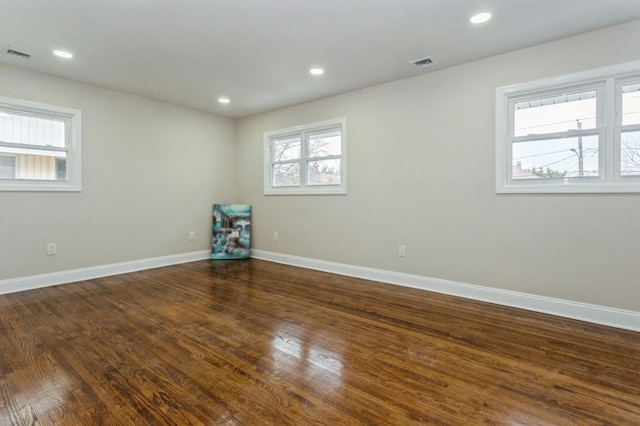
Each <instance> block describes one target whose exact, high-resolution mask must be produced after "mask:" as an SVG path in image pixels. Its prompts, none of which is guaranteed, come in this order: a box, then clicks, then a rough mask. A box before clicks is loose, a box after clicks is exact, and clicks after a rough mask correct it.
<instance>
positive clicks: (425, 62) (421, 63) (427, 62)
mask: <svg viewBox="0 0 640 426" xmlns="http://www.w3.org/2000/svg"><path fill="white" fill-rule="evenodd" d="M409 63H410V64H411V65H413V66H414V67H415V68H416V69H418V70H421V69H423V68H427V67H431V66H433V65H435V64H436V61H434V60H433V58H432V57H431V56H427V57H426V58H422V59H416V60H414V61H411V62H409Z"/></svg>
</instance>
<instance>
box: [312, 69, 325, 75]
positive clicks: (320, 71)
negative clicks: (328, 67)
mask: <svg viewBox="0 0 640 426" xmlns="http://www.w3.org/2000/svg"><path fill="white" fill-rule="evenodd" d="M309 72H310V73H311V74H313V75H322V74H324V70H323V69H322V68H311V69H310V70H309Z"/></svg>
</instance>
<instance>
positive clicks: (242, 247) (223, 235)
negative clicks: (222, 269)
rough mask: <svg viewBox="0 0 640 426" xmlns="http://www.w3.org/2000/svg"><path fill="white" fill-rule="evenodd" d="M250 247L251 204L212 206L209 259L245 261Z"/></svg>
mask: <svg viewBox="0 0 640 426" xmlns="http://www.w3.org/2000/svg"><path fill="white" fill-rule="evenodd" d="M250 246H251V204H214V205H213V232H212V236H211V259H213V260H224V259H247V258H249V254H250V249H249V248H250Z"/></svg>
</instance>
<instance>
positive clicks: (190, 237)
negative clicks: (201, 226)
mask: <svg viewBox="0 0 640 426" xmlns="http://www.w3.org/2000/svg"><path fill="white" fill-rule="evenodd" d="M195 239H196V233H195V232H193V231H190V232H189V241H193V240H195Z"/></svg>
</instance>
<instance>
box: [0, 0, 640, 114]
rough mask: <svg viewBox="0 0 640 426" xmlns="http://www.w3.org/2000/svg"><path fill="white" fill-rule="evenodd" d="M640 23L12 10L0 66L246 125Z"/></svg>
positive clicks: (568, 0) (431, 13) (442, 6)
mask: <svg viewBox="0 0 640 426" xmlns="http://www.w3.org/2000/svg"><path fill="white" fill-rule="evenodd" d="M480 11H490V12H492V13H493V18H492V19H491V20H490V21H489V22H487V23H485V24H480V25H472V24H470V23H469V18H470V17H471V15H473V14H475V13H477V12H480ZM636 19H640V0H478V1H473V0H315V1H311V0H102V1H98V0H0V62H1V63H6V64H12V65H16V66H20V67H25V68H29V69H33V70H37V71H41V72H45V73H49V74H53V75H57V76H61V77H65V78H69V79H73V80H78V81H83V82H87V83H91V84H95V85H98V86H103V87H107V88H112V89H117V90H122V91H125V92H129V93H133V94H138V95H142V96H146V97H149V98H154V99H159V100H163V101H166V102H171V103H174V104H178V105H183V106H187V107H191V108H195V109H198V110H202V111H208V112H212V113H216V114H220V115H224V116H228V117H243V116H247V115H252V114H256V113H260V112H264V111H268V110H271V109H275V108H280V107H284V106H289V105H295V104H299V103H302V102H308V101H311V100H314V99H319V98H322V97H326V96H330V95H334V94H337V93H342V92H347V91H350V90H355V89H359V88H362V87H367V86H371V85H375V84H379V83H383V82H388V81H393V80H399V79H402V78H407V77H412V76H416V75H419V74H422V73H425V72H432V71H436V70H439V69H443V68H447V67H451V66H454V65H457V64H461V63H464V62H469V61H473V60H476V59H480V58H484V57H488V56H492V55H496V54H499V53H503V52H507V51H511V50H515V49H520V48H523V47H527V46H531V45H535V44H539V43H543V42H547V41H551V40H555V39H559V38H563V37H567V36H571V35H575V34H579V33H583V32H587V31H591V30H594V29H597V28H601V27H605V26H609V25H614V24H618V23H622V22H627V21H631V20H636ZM7 48H10V49H14V50H18V51H22V52H25V53H29V54H31V55H33V56H32V57H31V58H30V59H22V58H19V57H16V56H11V55H8V54H7V53H6V50H7ZM52 49H66V50H68V51H70V52H72V53H73V54H74V55H75V57H74V59H71V60H62V59H59V58H56V57H54V56H53V55H52V54H51V51H52ZM589 53H590V52H585V54H589ZM426 56H432V57H433V59H434V60H435V61H436V65H435V66H433V67H430V68H427V69H423V70H420V71H418V70H416V69H414V68H413V67H412V66H410V65H409V61H411V60H414V59H420V58H424V57H426ZM312 66H321V67H323V68H324V69H325V70H326V72H325V74H324V75H323V76H320V77H317V76H316V77H314V76H311V75H310V74H309V72H308V71H309V68H311V67H312ZM0 78H1V76H0ZM0 95H1V93H0ZM222 95H225V96H228V97H230V98H231V103H229V104H228V105H220V104H219V103H218V102H217V98H218V97H219V96H222Z"/></svg>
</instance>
